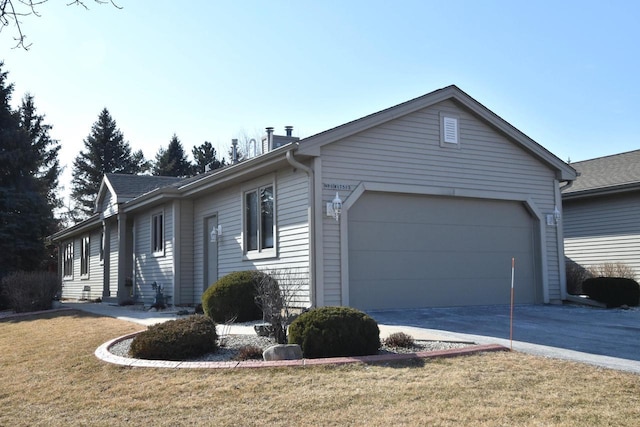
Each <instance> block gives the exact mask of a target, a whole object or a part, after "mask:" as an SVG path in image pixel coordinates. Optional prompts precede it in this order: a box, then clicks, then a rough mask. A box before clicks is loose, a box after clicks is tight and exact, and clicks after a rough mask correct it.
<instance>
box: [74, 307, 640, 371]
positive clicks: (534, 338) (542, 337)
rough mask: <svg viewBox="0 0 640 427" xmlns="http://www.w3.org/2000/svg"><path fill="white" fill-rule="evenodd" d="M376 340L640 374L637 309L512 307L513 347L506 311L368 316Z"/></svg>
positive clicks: (110, 310) (127, 314) (243, 327)
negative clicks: (516, 354)
mask: <svg viewBox="0 0 640 427" xmlns="http://www.w3.org/2000/svg"><path fill="white" fill-rule="evenodd" d="M63 307H68V308H73V309H78V310H82V311H86V312H89V313H94V314H97V315H101V316H109V317H114V318H117V319H121V320H126V321H129V322H134V323H138V324H141V325H147V326H148V325H152V324H155V323H160V322H165V321H167V320H171V319H176V318H179V317H181V316H179V315H178V314H177V310H164V311H160V312H151V311H146V310H143V309H142V308H141V307H137V306H124V307H121V306H118V305H114V304H107V303H84V302H66V303H64V304H63ZM368 314H370V315H371V316H372V317H373V318H374V319H376V321H377V322H378V326H379V328H380V336H381V338H382V339H384V338H386V337H387V336H388V335H389V334H391V333H393V332H405V333H407V334H410V335H411V336H413V337H414V338H415V339H420V340H434V341H453V342H473V343H477V344H481V345H489V344H498V345H501V346H504V347H507V348H510V347H511V345H513V350H516V351H520V352H523V353H529V354H534V355H537V356H544V357H552V358H557V359H566V360H572V361H576V362H581V363H588V364H591V365H596V366H601V367H605V368H610V369H616V370H621V371H627V372H633V373H638V374H640V334H639V332H640V309H638V308H634V309H632V310H619V309H618V310H615V309H614V310H611V309H609V310H604V309H596V308H591V307H577V306H549V305H545V306H543V305H534V306H516V308H515V310H514V341H513V342H511V341H510V340H509V307H506V306H486V307H485V306H481V307H455V308H426V309H415V310H385V311H371V312H369V313H368ZM218 328H219V329H218V331H219V332H223V331H222V328H228V329H227V330H225V331H224V332H225V333H228V334H253V333H255V332H254V330H253V325H252V324H251V323H245V324H234V325H230V326H226V325H218Z"/></svg>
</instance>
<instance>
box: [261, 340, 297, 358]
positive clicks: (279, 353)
mask: <svg viewBox="0 0 640 427" xmlns="http://www.w3.org/2000/svg"><path fill="white" fill-rule="evenodd" d="M262 358H263V359H264V360H265V361H266V362H269V361H272V360H298V359H302V348H301V347H300V346H299V345H298V344H276V345H272V346H271V347H268V348H267V349H266V350H265V351H263V352H262Z"/></svg>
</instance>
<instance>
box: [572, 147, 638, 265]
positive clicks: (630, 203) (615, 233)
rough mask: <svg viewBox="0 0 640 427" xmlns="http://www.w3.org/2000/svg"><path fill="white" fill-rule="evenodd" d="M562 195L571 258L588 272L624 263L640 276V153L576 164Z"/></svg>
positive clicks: (622, 154) (635, 152)
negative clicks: (598, 267) (570, 180)
mask: <svg viewBox="0 0 640 427" xmlns="http://www.w3.org/2000/svg"><path fill="white" fill-rule="evenodd" d="M571 166H573V167H574V168H575V169H576V170H577V171H578V173H579V177H578V178H577V179H576V181H575V182H574V183H573V185H571V186H569V187H567V188H566V189H564V190H563V192H562V199H563V205H564V221H563V222H564V245H565V255H566V256H567V257H568V258H569V259H570V260H572V261H574V262H576V263H577V264H579V265H581V266H582V267H585V268H588V267H590V266H594V265H598V264H603V263H617V262H621V263H624V264H626V265H628V266H630V267H632V268H633V269H634V270H635V271H636V272H637V273H640V150H635V151H630V152H627V153H621V154H615V155H612V156H606V157H599V158H596V159H591V160H585V161H583V162H576V163H572V164H571Z"/></svg>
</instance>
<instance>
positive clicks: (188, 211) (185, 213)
mask: <svg viewBox="0 0 640 427" xmlns="http://www.w3.org/2000/svg"><path fill="white" fill-rule="evenodd" d="M178 221H179V226H180V239H179V241H176V245H179V246H180V267H179V268H180V283H179V284H176V286H177V290H176V292H179V295H176V299H177V300H176V301H175V303H176V304H194V303H196V300H195V295H194V274H193V273H194V271H193V270H194V261H195V260H194V258H193V249H194V247H193V229H194V227H193V201H192V200H184V201H182V202H181V207H180V219H179V220H178Z"/></svg>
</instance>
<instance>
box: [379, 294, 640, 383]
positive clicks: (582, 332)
mask: <svg viewBox="0 0 640 427" xmlns="http://www.w3.org/2000/svg"><path fill="white" fill-rule="evenodd" d="M509 311H510V308H509V306H500V305H498V306H477V307H453V308H425V309H407V310H381V311H369V312H368V313H369V314H370V315H371V316H372V317H373V318H374V319H376V321H377V322H378V323H380V324H384V325H405V326H412V327H417V328H425V329H429V330H435V331H437V332H439V333H444V334H445V335H447V334H448V336H449V338H452V339H455V338H456V337H457V338H460V339H469V340H473V341H476V342H479V343H483V344H484V343H498V344H502V345H505V346H509V345H510V341H509ZM513 340H514V343H513V348H514V350H518V351H524V352H528V353H534V354H540V355H546V356H551V357H561V358H567V359H574V360H579V361H583V362H587V363H594V364H597V365H601V366H607V367H613V368H616V369H624V370H630V371H633V372H639V373H640V308H638V307H634V308H631V309H629V310H623V309H602V308H595V307H585V306H577V305H516V306H515V307H514V313H513Z"/></svg>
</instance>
